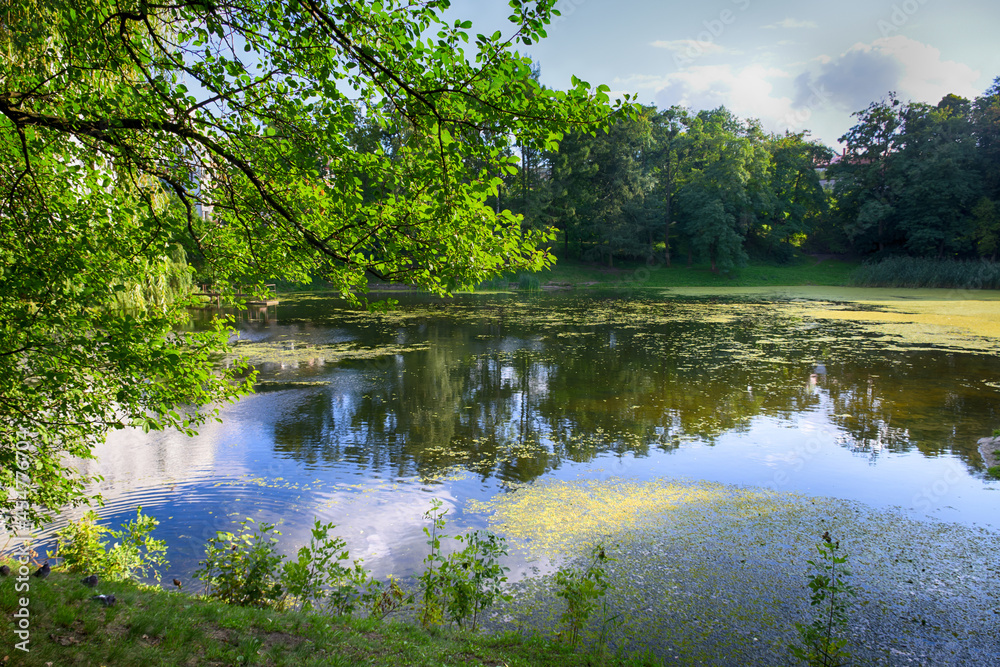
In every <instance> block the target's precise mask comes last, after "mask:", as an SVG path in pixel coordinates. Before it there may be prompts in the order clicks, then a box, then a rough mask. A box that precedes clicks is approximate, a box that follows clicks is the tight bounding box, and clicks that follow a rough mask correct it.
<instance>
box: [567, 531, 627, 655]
mask: <svg viewBox="0 0 1000 667" xmlns="http://www.w3.org/2000/svg"><path fill="white" fill-rule="evenodd" d="M591 555H592V557H593V560H592V561H591V562H590V564H589V565H588V566H587V567H586V568H585V569H583V570H578V569H576V568H573V567H562V568H560V569H559V571H558V572H556V596H557V597H560V598H562V599H563V600H565V601H566V611H564V612H563V613H562V616H561V617H560V621H561V622H562V624H563V626H564V627H565V628H566V630H567V631H568V636H567V641H568V642H569V643H570V645H572V646H576V645H577V644H578V643H579V641H580V636H581V633H582V632H583V629H584V628H585V627H586V626H587V621H589V620H590V617H591V615H592V614H593V613H594V611H595V610H596V609H597V606H598V602H599V601H600V600H601V598H603V597H604V594H605V593H607V591H608V587H609V584H608V582H607V579H605V576H606V572H605V570H604V564H605V563H607V562H609V561H613V560H614V559H612V558H609V557H608V555H607V553H606V552H605V549H604V545H603V544H598V545H596V546H594V548H593V549H592V551H591ZM605 611H606V609H605Z"/></svg>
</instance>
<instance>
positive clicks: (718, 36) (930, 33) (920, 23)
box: [451, 0, 1000, 146]
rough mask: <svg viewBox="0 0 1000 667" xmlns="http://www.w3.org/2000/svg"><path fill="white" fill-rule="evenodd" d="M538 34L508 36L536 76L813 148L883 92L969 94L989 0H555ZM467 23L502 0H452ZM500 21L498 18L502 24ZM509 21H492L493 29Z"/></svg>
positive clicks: (996, 72) (984, 49) (976, 76)
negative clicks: (581, 83) (601, 87)
mask: <svg viewBox="0 0 1000 667" xmlns="http://www.w3.org/2000/svg"><path fill="white" fill-rule="evenodd" d="M556 7H557V8H558V9H560V11H561V12H562V16H561V17H558V18H556V19H555V20H554V21H553V24H552V25H551V26H550V27H549V30H548V34H549V38H548V39H547V40H544V41H543V42H541V43H540V44H537V45H533V46H530V47H521V51H522V53H527V54H529V55H531V56H532V57H533V58H534V59H535V60H536V61H537V62H538V63H539V64H540V65H541V68H542V82H543V83H545V84H546V85H548V86H551V87H554V88H565V87H567V86H569V81H570V76H571V75H576V76H578V77H580V78H581V79H584V80H585V81H588V82H590V83H591V84H593V85H597V84H601V83H604V84H607V85H609V86H611V88H612V90H614V91H616V92H619V93H623V92H629V93H638V94H639V101H640V102H643V103H645V104H656V105H657V106H660V107H668V106H670V105H671V104H682V105H685V106H688V107H691V108H692V109H696V110H697V109H705V108H714V107H717V106H719V105H720V104H724V105H725V106H727V107H728V108H730V109H731V110H732V111H734V112H735V113H736V114H738V115H740V116H743V117H753V118H759V119H760V120H761V122H762V123H763V124H764V127H765V129H767V130H769V131H777V132H781V131H784V130H788V129H790V130H793V131H801V130H811V132H812V135H813V136H814V137H816V138H818V139H820V140H821V141H823V142H824V143H826V144H827V145H830V146H836V145H837V140H838V138H839V137H840V136H841V135H842V134H843V133H844V132H845V131H846V130H847V129H848V128H850V127H851V125H853V119H852V118H851V113H852V112H855V111H858V110H860V109H862V108H864V107H866V106H867V105H868V104H869V103H870V102H871V101H873V100H876V99H881V98H882V97H884V96H885V95H886V94H887V93H888V92H889V91H890V90H894V91H896V92H897V93H899V95H900V97H901V98H903V99H905V100H913V101H919V102H930V103H937V102H938V101H939V100H940V99H941V98H942V97H943V96H944V95H945V94H947V93H955V94H957V95H962V96H964V97H969V98H971V97H975V96H977V95H980V94H982V92H983V91H985V90H986V88H988V87H989V86H990V84H991V83H992V81H993V79H994V78H996V77H997V76H1000V2H997V0H974V1H965V2H962V1H954V0H951V1H947V0H840V1H839V2H791V1H789V0H711V1H709V2H701V3H692V2H663V1H655V0H559V1H558V3H557V4H556ZM451 13H452V14H454V16H455V17H462V18H465V19H471V20H472V21H473V30H472V32H473V33H475V32H483V33H487V32H492V31H494V30H496V29H504V27H505V17H506V16H507V15H508V14H510V13H511V12H510V9H509V7H508V6H507V2H506V0H455V1H454V2H453V5H452V11H451ZM506 25H509V24H506ZM506 32H509V31H507V30H505V33H506Z"/></svg>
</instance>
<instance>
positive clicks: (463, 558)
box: [443, 530, 512, 632]
mask: <svg viewBox="0 0 1000 667" xmlns="http://www.w3.org/2000/svg"><path fill="white" fill-rule="evenodd" d="M455 539H456V540H459V541H463V542H465V545H466V546H465V548H464V549H462V550H461V551H458V552H455V553H453V554H451V556H449V557H448V562H447V564H446V567H445V569H444V572H443V578H444V582H445V588H446V592H447V598H448V602H447V610H448V616H449V618H450V619H451V620H452V621H454V622H455V623H457V624H458V626H459V627H460V628H464V627H466V623H471V624H470V625H469V628H470V629H471V630H472V631H473V632H475V631H476V628H477V626H478V623H479V618H480V615H481V614H482V613H483V612H484V611H485V610H486V609H487V608H489V607H492V606H493V604H494V603H495V602H496V601H497V600H498V599H502V600H507V601H510V600H511V599H512V598H511V596H510V595H504V593H503V584H504V582H506V581H507V576H506V573H507V572H509V571H510V568H507V567H504V566H502V565H501V564H500V557H501V556H506V555H507V543H506V540H504V539H503V538H502V537H499V536H497V535H495V534H494V533H492V532H490V531H488V530H477V531H474V532H472V533H469V534H468V535H465V536H464V537H463V536H461V535H459V536H458V537H456V538H455Z"/></svg>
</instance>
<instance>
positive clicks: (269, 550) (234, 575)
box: [194, 518, 312, 607]
mask: <svg viewBox="0 0 1000 667" xmlns="http://www.w3.org/2000/svg"><path fill="white" fill-rule="evenodd" d="M255 526H256V522H255V521H254V520H253V519H251V518H247V519H245V520H243V521H242V522H240V530H239V532H236V533H231V532H228V531H219V532H218V533H216V535H215V537H212V538H210V539H209V540H208V542H207V543H206V545H205V558H204V559H202V560H201V562H200V563H199V564H198V565H199V567H198V570H197V571H196V572H195V573H194V576H195V578H197V579H200V580H202V581H204V582H205V593H206V594H207V595H210V596H211V597H215V598H218V599H220V600H222V601H223V602H226V603H228V604H235V605H240V606H243V607H275V606H278V605H279V604H280V602H281V601H282V600H283V596H282V585H281V576H280V574H281V573H280V570H279V567H280V565H281V561H282V559H283V557H282V556H281V554H279V553H278V552H277V542H278V539H277V537H274V535H280V534H281V533H280V532H278V531H277V530H275V527H274V524H270V523H261V524H260V527H259V528H255ZM308 592H309V593H312V590H311V589H308ZM310 599H311V598H310Z"/></svg>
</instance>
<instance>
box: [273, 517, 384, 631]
mask: <svg viewBox="0 0 1000 667" xmlns="http://www.w3.org/2000/svg"><path fill="white" fill-rule="evenodd" d="M334 528H336V526H335V525H334V524H332V523H328V524H323V523H321V522H320V520H319V519H316V520H315V523H314V524H313V527H312V535H311V537H310V540H309V544H307V545H305V546H303V547H301V548H300V549H299V551H298V554H297V557H296V558H295V560H290V561H286V562H285V563H284V564H283V565H282V577H281V581H282V583H283V584H284V587H285V595H286V596H288V597H289V598H290V599H291V600H294V601H295V602H297V603H298V608H299V611H304V610H308V609H311V608H312V607H313V606H314V605H315V606H319V605H320V604H321V603H322V602H323V601H324V600H326V601H327V608H328V609H329V610H330V611H332V612H333V613H335V614H338V615H342V614H351V613H353V612H354V609H355V605H356V604H357V602H358V601H359V600H360V599H361V597H362V594H363V591H364V589H365V585H366V583H367V582H368V573H367V572H365V570H364V568H363V567H362V566H361V560H360V559H359V560H355V561H354V563H353V564H352V566H351V567H344V566H343V565H341V564H340V561H342V560H347V559H348V558H350V553H349V552H348V550H347V542H345V541H344V540H343V538H340V537H331V536H330V531H331V530H333V529H334Z"/></svg>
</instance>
